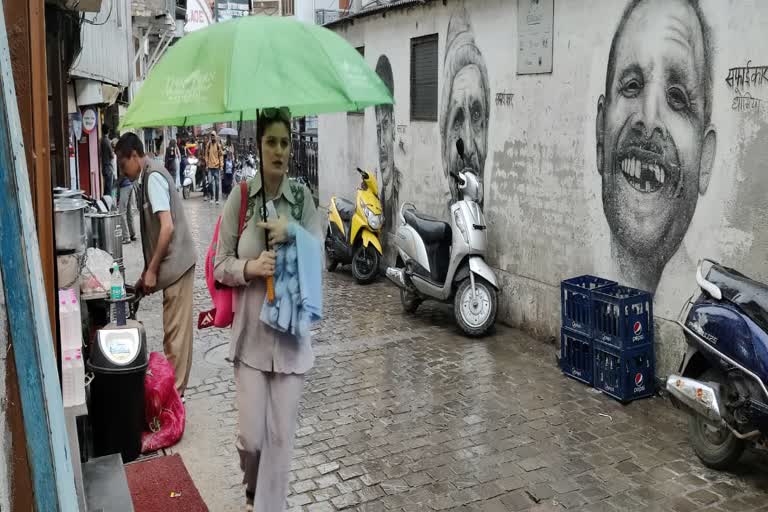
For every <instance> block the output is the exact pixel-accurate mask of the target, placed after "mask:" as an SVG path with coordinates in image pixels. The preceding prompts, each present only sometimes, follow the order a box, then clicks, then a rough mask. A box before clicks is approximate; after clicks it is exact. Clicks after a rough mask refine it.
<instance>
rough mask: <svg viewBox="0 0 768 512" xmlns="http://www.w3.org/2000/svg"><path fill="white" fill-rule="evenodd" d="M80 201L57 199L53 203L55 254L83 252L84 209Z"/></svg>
mask: <svg viewBox="0 0 768 512" xmlns="http://www.w3.org/2000/svg"><path fill="white" fill-rule="evenodd" d="M86 206H88V203H86V202H85V201H83V200H82V199H73V198H58V199H55V200H54V201H53V210H54V217H53V225H54V230H55V235H56V251H57V252H82V251H84V250H85V243H86V236H85V217H84V213H85V207H86Z"/></svg>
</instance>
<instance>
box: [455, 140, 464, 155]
mask: <svg viewBox="0 0 768 512" xmlns="http://www.w3.org/2000/svg"><path fill="white" fill-rule="evenodd" d="M456 151H458V152H459V156H460V157H461V159H462V160H464V141H463V140H461V139H459V140H457V141H456Z"/></svg>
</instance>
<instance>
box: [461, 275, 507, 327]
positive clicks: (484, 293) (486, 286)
mask: <svg viewBox="0 0 768 512" xmlns="http://www.w3.org/2000/svg"><path fill="white" fill-rule="evenodd" d="M497 311H498V296H497V293H496V289H495V288H494V287H493V286H491V285H490V283H488V281H486V280H485V279H483V278H482V277H479V276H476V277H475V293H474V294H473V293H472V281H471V280H470V278H466V279H464V280H463V281H462V282H461V283H460V284H459V289H458V290H457V291H456V297H455V298H454V301H453V313H454V316H455V317H456V323H457V324H458V325H459V328H461V330H462V331H464V334H466V335H467V336H471V337H473V338H474V337H478V336H482V335H484V334H486V333H487V332H488V330H489V329H490V328H491V327H492V326H493V324H494V323H495V322H496V312H497Z"/></svg>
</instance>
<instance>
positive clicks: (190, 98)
mask: <svg viewBox="0 0 768 512" xmlns="http://www.w3.org/2000/svg"><path fill="white" fill-rule="evenodd" d="M389 103H392V95H391V94H390V92H389V89H388V88H387V86H386V85H385V84H384V83H383V82H382V81H381V79H380V78H379V77H378V75H377V74H376V73H375V72H374V71H373V69H371V67H370V66H368V64H366V62H365V60H364V59H363V57H362V56H361V55H360V54H359V53H358V52H357V50H355V49H354V48H353V47H352V46H350V45H349V43H347V42H346V41H345V40H344V39H342V38H341V37H340V36H338V35H337V34H335V33H333V32H331V31H330V30H328V29H326V28H323V27H320V26H316V25H310V24H307V23H303V22H300V21H297V20H295V19H291V18H282V17H272V16H247V17H242V18H239V19H237V20H232V21H226V22H223V23H217V24H215V25H212V26H210V27H208V28H205V29H203V30H199V31H197V32H193V33H191V34H187V35H185V36H184V37H183V38H181V39H180V40H179V42H178V43H176V44H175V45H174V46H173V47H171V48H170V49H169V50H168V51H167V52H166V54H165V55H164V56H163V58H162V59H161V60H160V62H158V64H157V65H156V66H155V67H154V68H153V70H152V72H151V73H150V75H149V77H148V78H147V80H146V81H145V82H144V85H143V86H142V87H141V89H140V91H139V93H138V94H137V95H136V97H135V98H134V100H133V102H132V103H131V106H130V107H129V108H128V111H127V112H126V114H125V117H124V118H123V121H122V123H121V128H140V127H147V126H171V125H173V126H188V125H199V124H206V123H214V122H225V121H240V120H253V119H256V116H257V112H258V110H260V109H264V108H269V107H289V108H290V109H291V113H292V115H294V116H305V115H314V114H322V113H327V112H344V111H352V110H360V109H362V108H365V107H369V106H372V105H380V104H389Z"/></svg>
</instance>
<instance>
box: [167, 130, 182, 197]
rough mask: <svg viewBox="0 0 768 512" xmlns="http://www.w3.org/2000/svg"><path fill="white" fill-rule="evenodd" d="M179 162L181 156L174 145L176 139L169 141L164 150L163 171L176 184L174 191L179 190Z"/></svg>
mask: <svg viewBox="0 0 768 512" xmlns="http://www.w3.org/2000/svg"><path fill="white" fill-rule="evenodd" d="M180 161H181V154H180V153H179V147H178V146H177V145H176V139H171V142H170V143H169V144H168V148H167V149H166V150H165V170H167V171H168V172H169V173H170V174H171V176H173V179H174V180H175V182H176V190H177V191H178V190H179V189H180V188H181V183H180V178H179V164H180Z"/></svg>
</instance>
